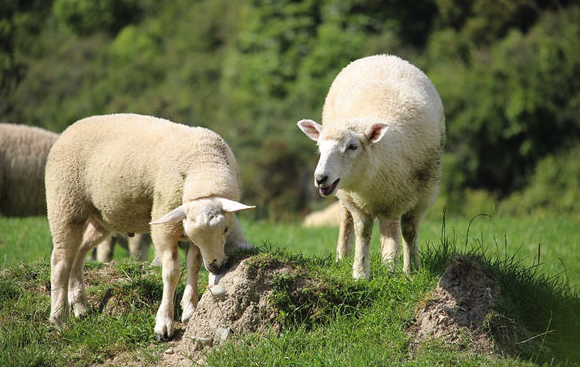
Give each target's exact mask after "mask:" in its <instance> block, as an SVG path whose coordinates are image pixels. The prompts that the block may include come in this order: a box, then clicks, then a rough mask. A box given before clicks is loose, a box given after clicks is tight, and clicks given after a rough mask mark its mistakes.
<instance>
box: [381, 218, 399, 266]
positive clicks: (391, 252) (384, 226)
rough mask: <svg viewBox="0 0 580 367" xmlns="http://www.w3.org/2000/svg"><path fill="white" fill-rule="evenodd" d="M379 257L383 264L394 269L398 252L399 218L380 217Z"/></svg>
mask: <svg viewBox="0 0 580 367" xmlns="http://www.w3.org/2000/svg"><path fill="white" fill-rule="evenodd" d="M379 228H380V231H381V258H382V260H383V264H385V265H387V266H388V267H389V268H391V269H394V268H395V266H396V265H397V255H398V254H399V220H389V219H380V220H379Z"/></svg>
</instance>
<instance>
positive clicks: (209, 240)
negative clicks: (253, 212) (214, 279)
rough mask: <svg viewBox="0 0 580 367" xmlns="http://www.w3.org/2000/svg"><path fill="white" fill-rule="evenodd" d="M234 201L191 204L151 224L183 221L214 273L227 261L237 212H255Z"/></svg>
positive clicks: (187, 233)
mask: <svg viewBox="0 0 580 367" xmlns="http://www.w3.org/2000/svg"><path fill="white" fill-rule="evenodd" d="M254 208H255V206H248V205H244V204H242V203H238V202H236V201H233V200H229V199H225V198H220V197H210V198H202V199H197V200H192V201H188V202H186V203H184V204H182V205H180V206H179V207H177V208H175V209H174V210H172V211H170V212H169V213H167V214H165V215H164V216H163V217H161V218H159V219H158V220H157V221H155V222H151V224H161V223H170V222H176V221H180V220H181V221H183V229H184V231H185V234H186V235H187V237H189V239H190V240H191V242H193V244H194V245H196V246H197V247H199V249H200V251H201V255H202V257H203V263H204V265H205V268H206V269H207V270H208V271H210V272H211V273H214V274H219V273H221V272H222V270H223V266H224V264H225V261H226V256H225V252H224V246H225V244H226V236H227V234H228V233H229V231H230V230H231V229H233V228H234V225H235V219H234V213H235V212H239V211H244V210H250V209H254Z"/></svg>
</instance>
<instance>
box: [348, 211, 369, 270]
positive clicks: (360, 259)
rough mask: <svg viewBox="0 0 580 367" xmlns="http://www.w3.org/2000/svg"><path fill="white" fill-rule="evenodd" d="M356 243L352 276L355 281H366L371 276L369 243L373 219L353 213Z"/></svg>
mask: <svg viewBox="0 0 580 367" xmlns="http://www.w3.org/2000/svg"><path fill="white" fill-rule="evenodd" d="M353 219H354V232H355V236H356V243H355V249H354V264H353V270H352V276H353V278H355V279H368V278H370V276H371V264H370V241H371V235H372V232H373V217H371V216H367V215H364V214H362V213H357V214H354V213H353Z"/></svg>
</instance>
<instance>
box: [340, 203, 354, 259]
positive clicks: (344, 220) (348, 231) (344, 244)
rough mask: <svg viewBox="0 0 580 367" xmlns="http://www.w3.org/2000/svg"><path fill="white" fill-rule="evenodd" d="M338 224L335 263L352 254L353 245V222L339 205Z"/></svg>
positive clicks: (348, 213)
mask: <svg viewBox="0 0 580 367" xmlns="http://www.w3.org/2000/svg"><path fill="white" fill-rule="evenodd" d="M339 215H340V218H339V219H340V222H339V228H338V244H337V246H336V261H341V260H343V259H344V258H345V257H346V256H349V255H350V254H352V243H353V236H352V234H353V233H352V232H353V227H354V225H353V220H352V215H351V213H350V212H349V211H348V210H347V209H346V208H345V207H344V206H343V205H342V203H341V204H340V211H339Z"/></svg>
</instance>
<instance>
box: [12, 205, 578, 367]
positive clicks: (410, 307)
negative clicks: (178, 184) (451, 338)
mask: <svg viewBox="0 0 580 367" xmlns="http://www.w3.org/2000/svg"><path fill="white" fill-rule="evenodd" d="M442 223H443V222H442V220H441V218H432V219H427V220H426V221H425V222H424V224H423V226H422V229H421V234H420V247H421V249H422V262H423V264H424V270H423V271H421V272H419V273H418V274H417V275H416V276H415V277H414V278H413V280H412V281H410V280H409V279H408V278H406V277H405V276H404V275H403V274H401V273H400V272H399V271H396V272H395V273H389V272H386V271H385V270H384V268H382V267H381V266H380V261H379V256H378V250H379V248H380V246H379V244H378V238H377V237H378V236H377V233H378V231H377V230H376V228H375V231H374V236H373V237H374V238H373V245H372V246H373V247H372V249H373V258H372V279H371V281H370V282H363V283H361V282H354V281H352V280H351V279H350V266H351V264H350V263H348V262H346V263H342V264H336V263H335V262H334V248H335V242H336V237H337V230H336V229H335V228H320V229H305V228H301V227H300V226H299V225H297V224H274V223H268V222H252V221H250V220H248V219H247V218H242V225H243V226H244V230H245V233H246V236H247V237H248V238H249V239H250V241H251V242H252V243H254V244H255V245H258V246H260V247H261V249H262V252H265V253H271V254H273V256H278V257H280V258H282V259H290V260H291V261H293V262H295V263H299V264H300V265H301V266H303V267H304V268H305V269H308V271H311V272H313V273H314V274H317V275H316V276H318V277H322V278H323V279H329V280H332V282H338V287H339V288H340V289H342V290H343V291H344V292H345V295H344V297H345V299H347V298H356V297H359V298H361V297H362V299H364V302H362V301H361V302H360V304H359V305H358V306H356V307H355V308H354V309H353V310H354V311H353V312H344V311H343V310H344V305H341V304H332V305H329V306H328V316H327V317H326V318H325V322H320V323H315V324H308V325H304V324H300V323H299V324H290V325H288V329H287V330H286V331H285V332H284V333H283V334H282V335H274V334H272V335H270V334H268V335H249V336H243V337H240V338H237V339H236V338H235V339H233V340H232V342H231V343H227V344H226V345H224V346H223V347H222V348H220V349H219V350H214V351H213V352H211V353H210V354H209V355H207V356H206V360H207V362H208V364H210V365H212V366H256V365H258V366H312V365H317V366H337V365H344V366H369V365H401V366H435V365H437V366H451V365H461V366H538V365H550V366H552V365H563V366H574V365H580V351H579V350H578V348H577V345H580V300H579V298H578V293H577V289H578V287H580V234H579V233H578V231H577V229H578V228H579V224H580V220H577V219H574V218H544V219H529V218H528V219H525V218H524V219H521V218H518V219H515V218H500V217H487V216H479V217H476V218H473V219H472V220H466V219H457V218H447V219H446V220H445V222H444V224H445V238H442ZM0 240H1V241H2V243H1V244H0V260H1V264H2V265H1V270H0V295H1V300H0V326H1V327H0V365H7V366H8V365H10V366H31V365H34V366H65V365H66V366H70V365H75V366H77V365H78V366H92V365H99V364H102V363H105V364H107V365H122V364H123V363H125V362H124V361H133V362H132V363H134V364H133V365H143V366H153V365H157V363H158V358H159V355H161V354H162V353H163V351H164V350H165V349H167V344H166V343H158V342H156V341H155V340H154V336H153V332H152V330H153V324H154V315H155V311H156V308H157V307H158V305H159V301H160V299H161V288H162V285H161V279H160V275H159V270H158V269H157V268H151V267H149V266H148V265H147V264H140V263H137V262H133V261H128V260H125V259H124V258H125V256H126V254H125V252H124V250H122V249H118V250H117V251H116V254H115V258H116V259H117V260H120V261H118V262H117V263H116V264H115V265H113V266H106V267H105V266H104V265H102V264H98V263H95V262H89V263H88V265H87V283H88V294H89V299H90V300H92V301H93V303H94V304H93V307H95V306H98V304H99V300H102V299H103V298H104V297H111V296H112V297H113V298H115V299H116V300H117V304H118V306H117V310H116V311H115V312H96V313H93V314H91V315H90V316H89V317H87V318H86V319H82V320H75V319H73V320H71V321H70V322H69V324H68V326H67V327H66V328H65V329H63V330H62V331H56V330H55V329H53V328H52V327H50V326H49V325H48V322H47V319H48V313H49V309H50V300H49V292H48V289H49V284H50V267H49V265H48V263H49V258H50V247H51V245H50V233H49V231H48V225H47V223H46V220H44V219H42V218H33V219H6V218H0ZM456 253H467V254H471V255H474V256H475V257H476V258H477V259H479V260H478V261H480V262H481V263H483V264H485V266H486V267H489V268H491V269H493V271H494V273H495V274H496V276H497V278H498V279H499V282H500V285H501V288H502V294H503V296H502V300H501V302H500V306H498V310H496V312H497V313H498V315H500V316H501V317H499V319H501V320H504V321H505V322H507V323H508V324H509V325H512V326H513V328H512V329H513V330H516V331H517V332H514V335H515V336H514V338H515V339H517V341H516V343H515V348H517V349H518V351H519V352H520V353H521V355H520V357H519V358H516V357H513V356H511V357H507V356H506V357H501V358H500V357H490V356H485V355H479V354H474V353H472V352H470V351H469V348H468V347H466V348H464V349H461V348H460V349H457V348H451V347H450V346H449V345H447V344H445V343H443V342H442V341H437V340H434V341H432V342H429V343H425V344H422V345H421V346H420V347H419V348H415V347H411V340H410V338H409V336H408V334H407V333H406V330H407V329H408V328H409V326H410V325H411V323H412V322H413V319H414V313H415V312H416V309H417V307H419V306H420V305H421V304H422V303H424V302H425V299H426V297H428V294H429V291H430V290H431V289H433V287H434V286H435V285H436V283H437V280H438V277H439V276H440V275H441V273H442V272H443V269H444V268H445V265H446V264H447V263H448V262H449V261H450V259H451V257H452V256H453V255H454V254H456ZM538 254H539V256H538ZM302 255H303V256H302ZM152 256H153V255H152V254H150V257H152ZM206 276H207V273H205V272H203V273H202V281H201V284H200V292H203V290H204V288H205V282H206V281H205V279H207V278H206ZM333 284H334V283H333ZM182 289H183V285H181V286H180V288H179V290H178V291H180V292H182ZM349 292H352V294H349ZM177 315H179V310H177ZM496 319H497V318H496ZM178 325H179V324H178ZM502 325H503V324H502ZM181 327H183V325H182V326H181ZM524 331H525V332H524ZM490 332H491V333H493V332H497V328H494V327H490ZM466 338H467V339H465V340H463V341H462V343H464V345H466V346H467V345H469V344H470V340H469V338H468V337H467V336H466ZM528 339H530V340H528Z"/></svg>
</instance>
